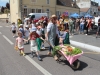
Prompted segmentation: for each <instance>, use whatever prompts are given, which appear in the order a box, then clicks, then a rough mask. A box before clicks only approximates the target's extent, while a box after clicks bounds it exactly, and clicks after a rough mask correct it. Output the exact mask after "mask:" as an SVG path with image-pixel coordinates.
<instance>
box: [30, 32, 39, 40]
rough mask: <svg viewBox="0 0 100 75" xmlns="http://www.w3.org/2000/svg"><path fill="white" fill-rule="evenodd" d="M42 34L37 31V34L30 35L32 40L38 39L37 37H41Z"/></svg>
mask: <svg viewBox="0 0 100 75" xmlns="http://www.w3.org/2000/svg"><path fill="white" fill-rule="evenodd" d="M39 37H40V36H39V35H38V34H37V33H35V34H31V35H30V40H36V39H37V38H39Z"/></svg>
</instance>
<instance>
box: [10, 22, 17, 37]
mask: <svg viewBox="0 0 100 75" xmlns="http://www.w3.org/2000/svg"><path fill="white" fill-rule="evenodd" d="M10 30H11V31H12V34H13V37H15V36H16V26H15V23H14V22H13V23H12V26H11V29H10Z"/></svg>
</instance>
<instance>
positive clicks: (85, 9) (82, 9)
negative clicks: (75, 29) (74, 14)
mask: <svg viewBox="0 0 100 75" xmlns="http://www.w3.org/2000/svg"><path fill="white" fill-rule="evenodd" d="M89 9H90V8H80V11H81V12H87V11H88V10H89Z"/></svg>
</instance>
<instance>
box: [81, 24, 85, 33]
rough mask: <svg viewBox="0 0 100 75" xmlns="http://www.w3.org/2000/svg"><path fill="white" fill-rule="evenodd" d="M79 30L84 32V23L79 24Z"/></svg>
mask: <svg viewBox="0 0 100 75" xmlns="http://www.w3.org/2000/svg"><path fill="white" fill-rule="evenodd" d="M80 32H84V24H80Z"/></svg>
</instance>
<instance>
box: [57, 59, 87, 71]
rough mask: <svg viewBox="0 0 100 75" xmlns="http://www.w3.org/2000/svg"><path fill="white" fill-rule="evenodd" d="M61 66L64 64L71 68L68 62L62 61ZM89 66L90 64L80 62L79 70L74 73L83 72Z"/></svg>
mask: <svg viewBox="0 0 100 75" xmlns="http://www.w3.org/2000/svg"><path fill="white" fill-rule="evenodd" d="M59 64H62V65H68V66H69V67H71V66H70V64H69V62H68V61H67V60H61V61H60V63H59ZM87 66H88V64H86V63H85V62H83V61H80V67H79V68H78V69H76V70H74V69H73V70H74V71H82V70H83V69H84V68H86V67H87Z"/></svg>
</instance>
